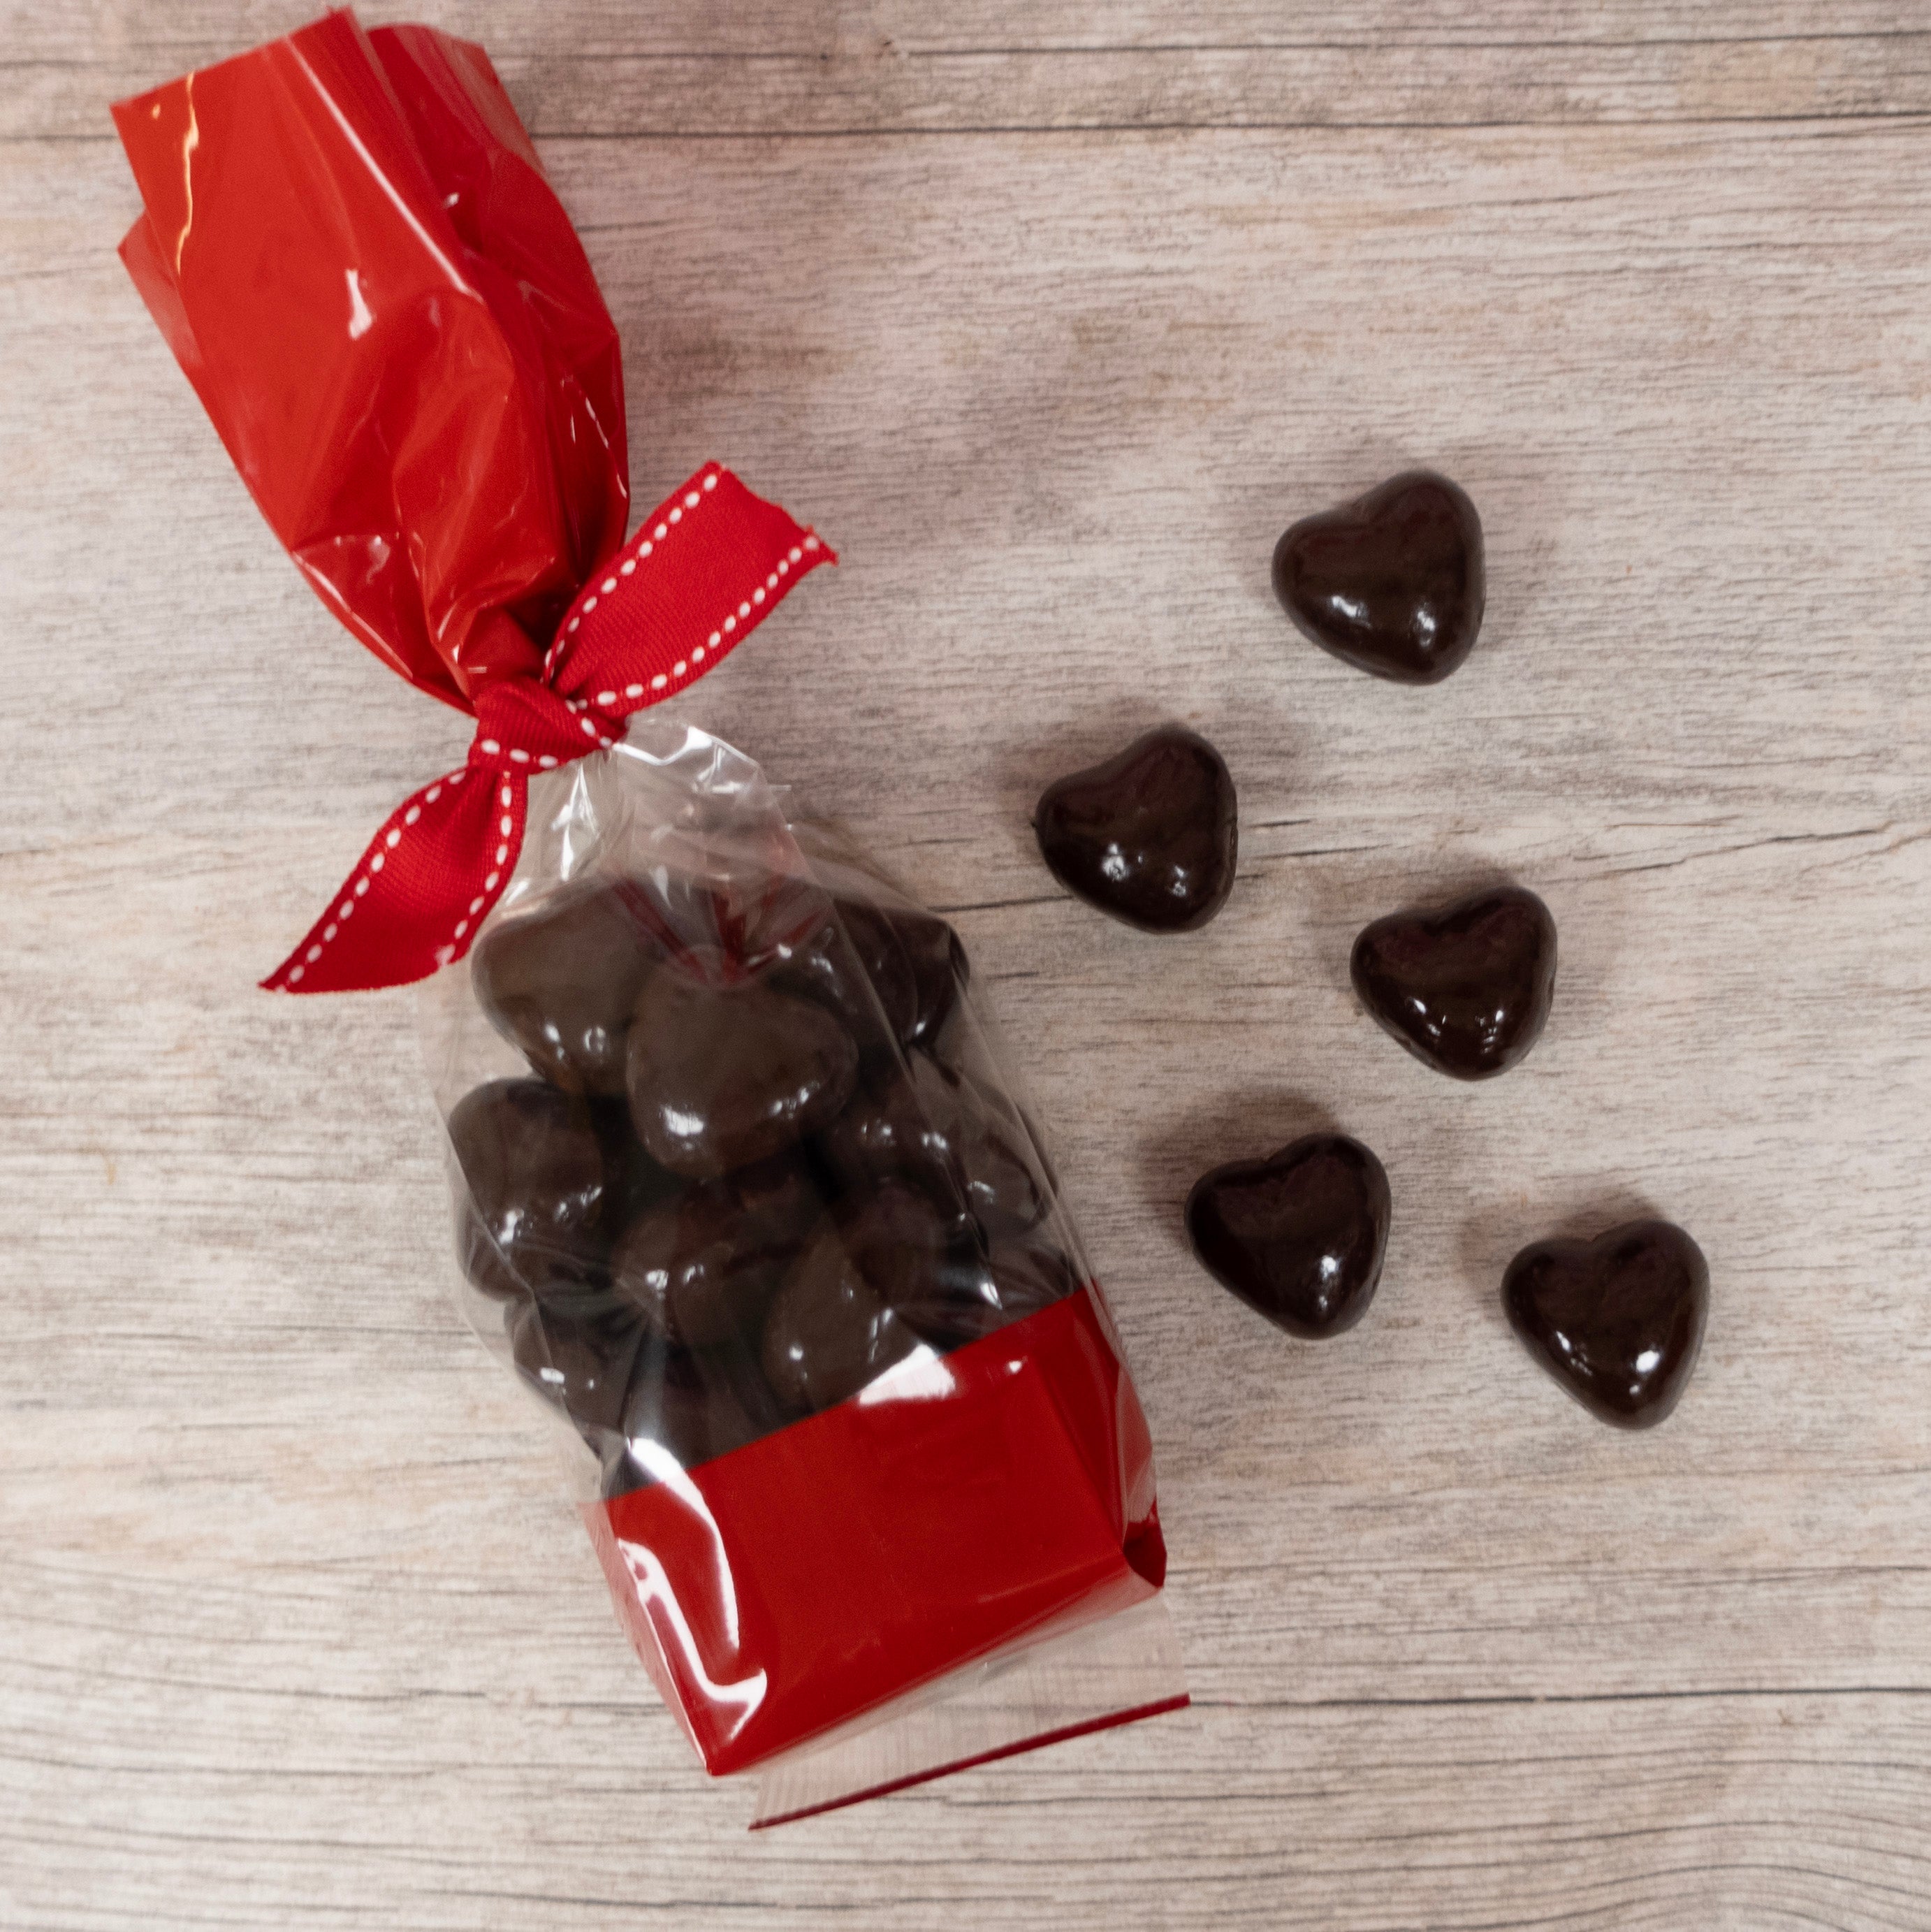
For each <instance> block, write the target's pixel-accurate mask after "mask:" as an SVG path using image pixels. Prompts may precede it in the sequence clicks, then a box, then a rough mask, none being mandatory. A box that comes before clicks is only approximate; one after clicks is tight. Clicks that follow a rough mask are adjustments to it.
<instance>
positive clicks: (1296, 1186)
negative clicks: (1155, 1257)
mask: <svg viewBox="0 0 1931 1932" xmlns="http://www.w3.org/2000/svg"><path fill="white" fill-rule="evenodd" d="M1389 1215H1390V1199H1389V1194H1388V1176H1387V1170H1386V1169H1384V1167H1383V1166H1382V1165H1381V1163H1380V1162H1379V1161H1378V1160H1376V1159H1375V1157H1374V1155H1373V1154H1371V1153H1369V1151H1368V1150H1367V1148H1365V1147H1363V1145H1361V1143H1360V1142H1359V1141H1354V1140H1350V1139H1348V1137H1347V1136H1346V1135H1345V1134H1309V1135H1306V1136H1303V1138H1302V1139H1300V1140H1297V1141H1290V1142H1288V1145H1286V1146H1285V1147H1284V1148H1282V1149H1281V1150H1280V1151H1279V1153H1278V1154H1270V1155H1269V1156H1268V1157H1267V1159H1266V1160H1236V1161H1230V1162H1228V1164H1227V1165H1226V1166H1225V1167H1216V1169H1214V1170H1213V1172H1211V1173H1210V1174H1205V1175H1202V1176H1201V1178H1200V1179H1199V1180H1198V1181H1196V1182H1195V1184H1194V1188H1193V1192H1192V1193H1191V1194H1189V1196H1187V1208H1186V1223H1187V1238H1188V1239H1189V1241H1192V1244H1193V1251H1194V1253H1195V1255H1197V1256H1198V1257H1199V1259H1200V1262H1201V1266H1202V1267H1204V1268H1205V1269H1206V1270H1207V1272H1208V1273H1209V1274H1211V1275H1212V1276H1213V1278H1214V1280H1216V1281H1217V1282H1219V1283H1220V1284H1221V1286H1222V1287H1223V1288H1227V1289H1231V1290H1232V1291H1233V1292H1234V1294H1236V1295H1238V1296H1239V1297H1240V1299H1241V1300H1242V1301H1244V1302H1246V1304H1247V1305H1248V1307H1249V1308H1252V1309H1253V1310H1255V1311H1256V1312H1257V1313H1260V1314H1262V1315H1264V1316H1266V1317H1267V1319H1268V1320H1269V1321H1270V1322H1273V1325H1275V1327H1276V1328H1283V1329H1285V1330H1286V1331H1287V1332H1288V1334H1290V1335H1298V1336H1300V1337H1303V1338H1304V1339H1305V1340H1309V1341H1318V1340H1321V1339H1322V1338H1323V1337H1326V1336H1329V1335H1339V1334H1340V1333H1341V1332H1342V1330H1343V1329H1345V1328H1353V1327H1354V1325H1355V1323H1356V1322H1359V1321H1360V1319H1361V1318H1362V1316H1363V1315H1364V1314H1366V1312H1367V1309H1368V1304H1369V1302H1371V1301H1373V1300H1374V1298H1375V1285H1376V1284H1377V1283H1378V1282H1379V1281H1380V1280H1381V1261H1382V1257H1383V1256H1384V1255H1385V1254H1386V1253H1387V1247H1388V1220H1389Z"/></svg>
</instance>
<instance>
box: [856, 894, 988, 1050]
mask: <svg viewBox="0 0 1931 1932" xmlns="http://www.w3.org/2000/svg"><path fill="white" fill-rule="evenodd" d="M873 910H874V915H875V916H876V917H877V919H879V920H880V922H881V923H882V924H883V926H884V927H885V929H886V931H887V932H889V933H890V934H891V935H892V938H893V939H894V940H895V941H897V943H898V946H899V947H900V949H901V951H902V952H903V953H904V956H905V959H906V962H907V965H909V966H910V968H911V971H912V1021H911V1024H910V1026H908V1027H907V1028H906V1031H905V1035H904V1044H905V1046H907V1048H908V1049H910V1048H912V1047H919V1048H921V1049H923V1050H924V1051H925V1052H927V1053H929V1054H931V1055H933V1056H934V1058H937V1059H939V1060H942V1061H943V1060H945V1059H946V1058H949V1045H950V1041H951V1037H952V1033H953V1031H954V1027H953V1022H955V1020H956V1019H958V1013H959V996H960V995H961V994H962V993H963V992H964V991H965V989H966V987H967V986H968V985H969V984H970V981H971V978H972V967H971V965H970V962H969V961H968V960H967V958H966V950H965V947H964V946H963V945H962V944H961V943H960V940H959V936H958V934H957V933H956V932H954V931H953V930H952V928H951V927H950V926H948V925H947V924H946V922H945V921H944V920H943V919H940V918H938V917H937V916H934V914H933V913H928V912H922V911H919V910H917V909H916V907H910V906H879V907H874V909H873Z"/></svg>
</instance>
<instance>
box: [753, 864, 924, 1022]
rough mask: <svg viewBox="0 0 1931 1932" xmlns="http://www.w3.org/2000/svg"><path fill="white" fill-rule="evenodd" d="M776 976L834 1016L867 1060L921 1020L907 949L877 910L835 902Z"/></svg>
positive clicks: (788, 988) (775, 980)
mask: <svg viewBox="0 0 1931 1932" xmlns="http://www.w3.org/2000/svg"><path fill="white" fill-rule="evenodd" d="M772 977H773V983H774V984H775V985H776V986H779V987H781V989H783V990H784V992H787V993H796V994H800V995H803V996H804V997H805V998H808V999H812V1000H815V1001H817V1002H818V1003H819V1004H821V1005H822V1006H823V1007H826V1009H827V1010H829V1011H830V1012H832V1013H835V1014H836V1015H837V1016H838V1019H840V1021H841V1022H843V1024H844V1027H845V1029H846V1031H847V1032H848V1033H850V1034H851V1036H852V1037H853V1040H856V1042H857V1043H858V1046H859V1051H860V1052H861V1054H862V1055H865V1056H866V1057H868V1058H870V1057H872V1056H874V1055H877V1054H878V1053H880V1052H884V1053H886V1054H888V1055H889V1053H891V1052H893V1051H895V1049H897V1047H898V1046H899V1045H900V1044H901V1043H902V1042H904V1040H906V1039H907V1038H908V1037H910V1034H911V1031H912V1029H913V1026H914V1025H915V1024H916V1021H917V1019H918V1010H919V1008H918V989H917V987H916V986H915V985H914V983H913V977H912V962H911V961H910V959H907V957H906V956H905V949H904V947H902V946H901V945H900V944H899V943H898V938H897V936H896V935H895V934H894V933H893V932H892V929H891V928H890V927H889V926H887V925H886V922H885V921H884V919H883V918H882V917H881V916H880V914H879V913H878V912H877V910H876V909H875V908H874V907H871V906H866V905H861V904H859V903H858V902H857V901H856V900H853V899H841V900H836V901H833V910H832V916H829V917H828V918H827V919H826V921H825V922H824V924H823V925H822V926H820V927H819V928H818V929H817V930H816V931H815V932H812V933H811V934H810V935H808V936H807V938H805V940H804V941H802V942H801V943H800V944H799V945H798V946H797V947H796V948H795V949H794V950H793V956H792V958H791V959H790V961H789V962H788V963H787V965H784V967H783V968H781V970H780V971H778V972H777V973H776V974H774V975H773V976H772Z"/></svg>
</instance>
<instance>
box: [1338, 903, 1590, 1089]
mask: <svg viewBox="0 0 1931 1932" xmlns="http://www.w3.org/2000/svg"><path fill="white" fill-rule="evenodd" d="M1348 970H1349V974H1350V976H1351V977H1352V979H1353V980H1354V990H1355V992H1356V993H1357V995H1359V996H1360V1001H1361V1004H1363V1006H1364V1007H1366V1008H1367V1010H1369V1013H1372V1015H1373V1016H1375V1019H1376V1020H1378V1022H1380V1023H1381V1025H1382V1026H1383V1027H1384V1028H1386V1029H1387V1031H1389V1032H1390V1033H1391V1034H1393V1035H1394V1037H1396V1039H1397V1040H1399V1041H1400V1042H1401V1043H1402V1045H1403V1046H1405V1047H1406V1048H1407V1049H1408V1051H1409V1052H1411V1053H1412V1054H1413V1055H1414V1056H1415V1058H1417V1060H1421V1061H1426V1062H1427V1064H1429V1066H1430V1067H1434V1068H1435V1070H1437V1071H1438V1072H1439V1073H1447V1074H1449V1075H1451V1076H1453V1078H1454V1079H1457V1080H1487V1079H1491V1078H1492V1077H1493V1076H1495V1075H1496V1074H1498V1073H1506V1072H1507V1070H1509V1069H1510V1067H1513V1066H1514V1065H1515V1064H1516V1061H1519V1060H1520V1059H1521V1058H1522V1056H1523V1055H1525V1053H1527V1052H1528V1050H1529V1049H1530V1048H1531V1047H1532V1046H1534V1044H1535V1043H1536V1042H1537V1040H1539V1039H1540V1037H1542V1030H1543V1026H1544V1025H1546V1023H1547V1022H1548V1019H1549V1005H1550V1003H1551V1001H1552V1000H1553V999H1554V998H1555V920H1554V919H1552V918H1551V917H1550V916H1549V908H1548V907H1547V906H1546V905H1544V904H1543V902H1542V901H1541V900H1540V899H1539V898H1537V897H1536V895H1535V894H1534V893H1533V892H1528V891H1525V890H1524V889H1523V888H1522V887H1521V886H1503V887H1501V888H1499V889H1496V890H1494V891H1489V892H1475V893H1472V894H1471V895H1470V896H1469V897H1468V898H1465V899H1458V900H1457V901H1456V902H1455V904H1453V905H1451V906H1447V907H1444V908H1443V909H1442V910H1440V911H1438V912H1426V911H1420V910H1408V911H1405V912H1398V913H1390V914H1389V916H1387V918H1386V919H1377V920H1375V922H1374V924H1373V925H1372V926H1366V927H1364V928H1363V930H1362V932H1361V934H1360V937H1359V938H1357V939H1356V941H1355V942H1354V958H1353V959H1352V960H1351V962H1349V968H1348Z"/></svg>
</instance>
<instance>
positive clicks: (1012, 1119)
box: [823, 1052, 1049, 1240]
mask: <svg viewBox="0 0 1931 1932" xmlns="http://www.w3.org/2000/svg"><path fill="white" fill-rule="evenodd" d="M823 1148H824V1153H825V1157H826V1160H827V1161H828V1162H829V1164H830V1166H831V1167H832V1171H833V1172H834V1173H835V1174H836V1175H838V1178H840V1180H841V1181H842V1182H843V1184H844V1186H845V1187H846V1188H847V1190H852V1191H854V1192H862V1191H863V1190H864V1189H865V1187H866V1186H867V1185H868V1183H871V1182H873V1181H879V1180H882V1179H886V1178H896V1179H899V1180H902V1181H906V1182H907V1183H909V1184H911V1185H913V1186H914V1187H919V1188H921V1189H922V1190H924V1191H925V1193H927V1194H928V1195H929V1196H931V1198H932V1199H933V1200H934V1202H936V1203H937V1204H938V1205H940V1207H941V1208H946V1209H961V1208H962V1209H963V1210H964V1211H965V1212H966V1213H967V1214H970V1215H971V1216H972V1217H973V1219H974V1220H976V1222H977V1223H979V1227H980V1229H982V1231H983V1232H984V1234H985V1236H986V1238H988V1239H991V1240H999V1239H1002V1238H1006V1237H1009V1236H1012V1235H1021V1234H1024V1232H1026V1230H1027V1229H1029V1228H1031V1227H1033V1226H1036V1224H1037V1223H1038V1222H1039V1220H1041V1218H1042V1217H1043V1216H1044V1215H1045V1212H1046V1209H1047V1208H1048V1205H1049V1194H1048V1184H1047V1182H1046V1180H1045V1175H1044V1173H1043V1171H1042V1166H1041V1164H1040V1163H1039V1161H1038V1160H1037V1157H1036V1154H1035V1151H1034V1148H1033V1145H1032V1142H1031V1140H1030V1136H1029V1135H1028V1133H1027V1130H1026V1127H1025V1126H1024V1124H1023V1122H1021V1120H1020V1119H1019V1118H1018V1116H1017V1115H1015V1114H1012V1113H1011V1112H1007V1111H1004V1110H1002V1109H1000V1108H999V1107H997V1106H995V1105H994V1103H993V1102H992V1100H991V1098H990V1097H988V1094H987V1091H986V1090H985V1089H984V1088H982V1087H981V1086H980V1085H979V1083H978V1082H976V1081H975V1080H974V1079H972V1077H971V1076H970V1075H967V1074H961V1073H953V1072H951V1071H950V1070H948V1069H946V1068H944V1067H940V1066H939V1065H938V1064H937V1063H936V1062H935V1061H932V1060H931V1059H929V1058H927V1057H926V1056H925V1055H924V1054H922V1053H919V1052H913V1053H911V1054H909V1055H907V1057H906V1060H905V1062H904V1065H903V1066H902V1067H899V1066H894V1067H891V1068H889V1069H888V1070H885V1071H883V1073H880V1075H879V1076H877V1077H875V1078H874V1079H872V1080H871V1081H869V1082H866V1083H865V1085H864V1086H862V1088H861V1089H860V1091H859V1093H858V1094H856V1096H855V1097H853V1100H852V1103H851V1104H850V1106H848V1107H847V1109H845V1111H844V1113H843V1114H842V1115H840V1116H839V1118H838V1121H836V1122H835V1124H834V1125H833V1126H832V1127H831V1129H830V1130H829V1131H828V1132H827V1133H826V1136H825V1137H824V1142H823Z"/></svg>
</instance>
